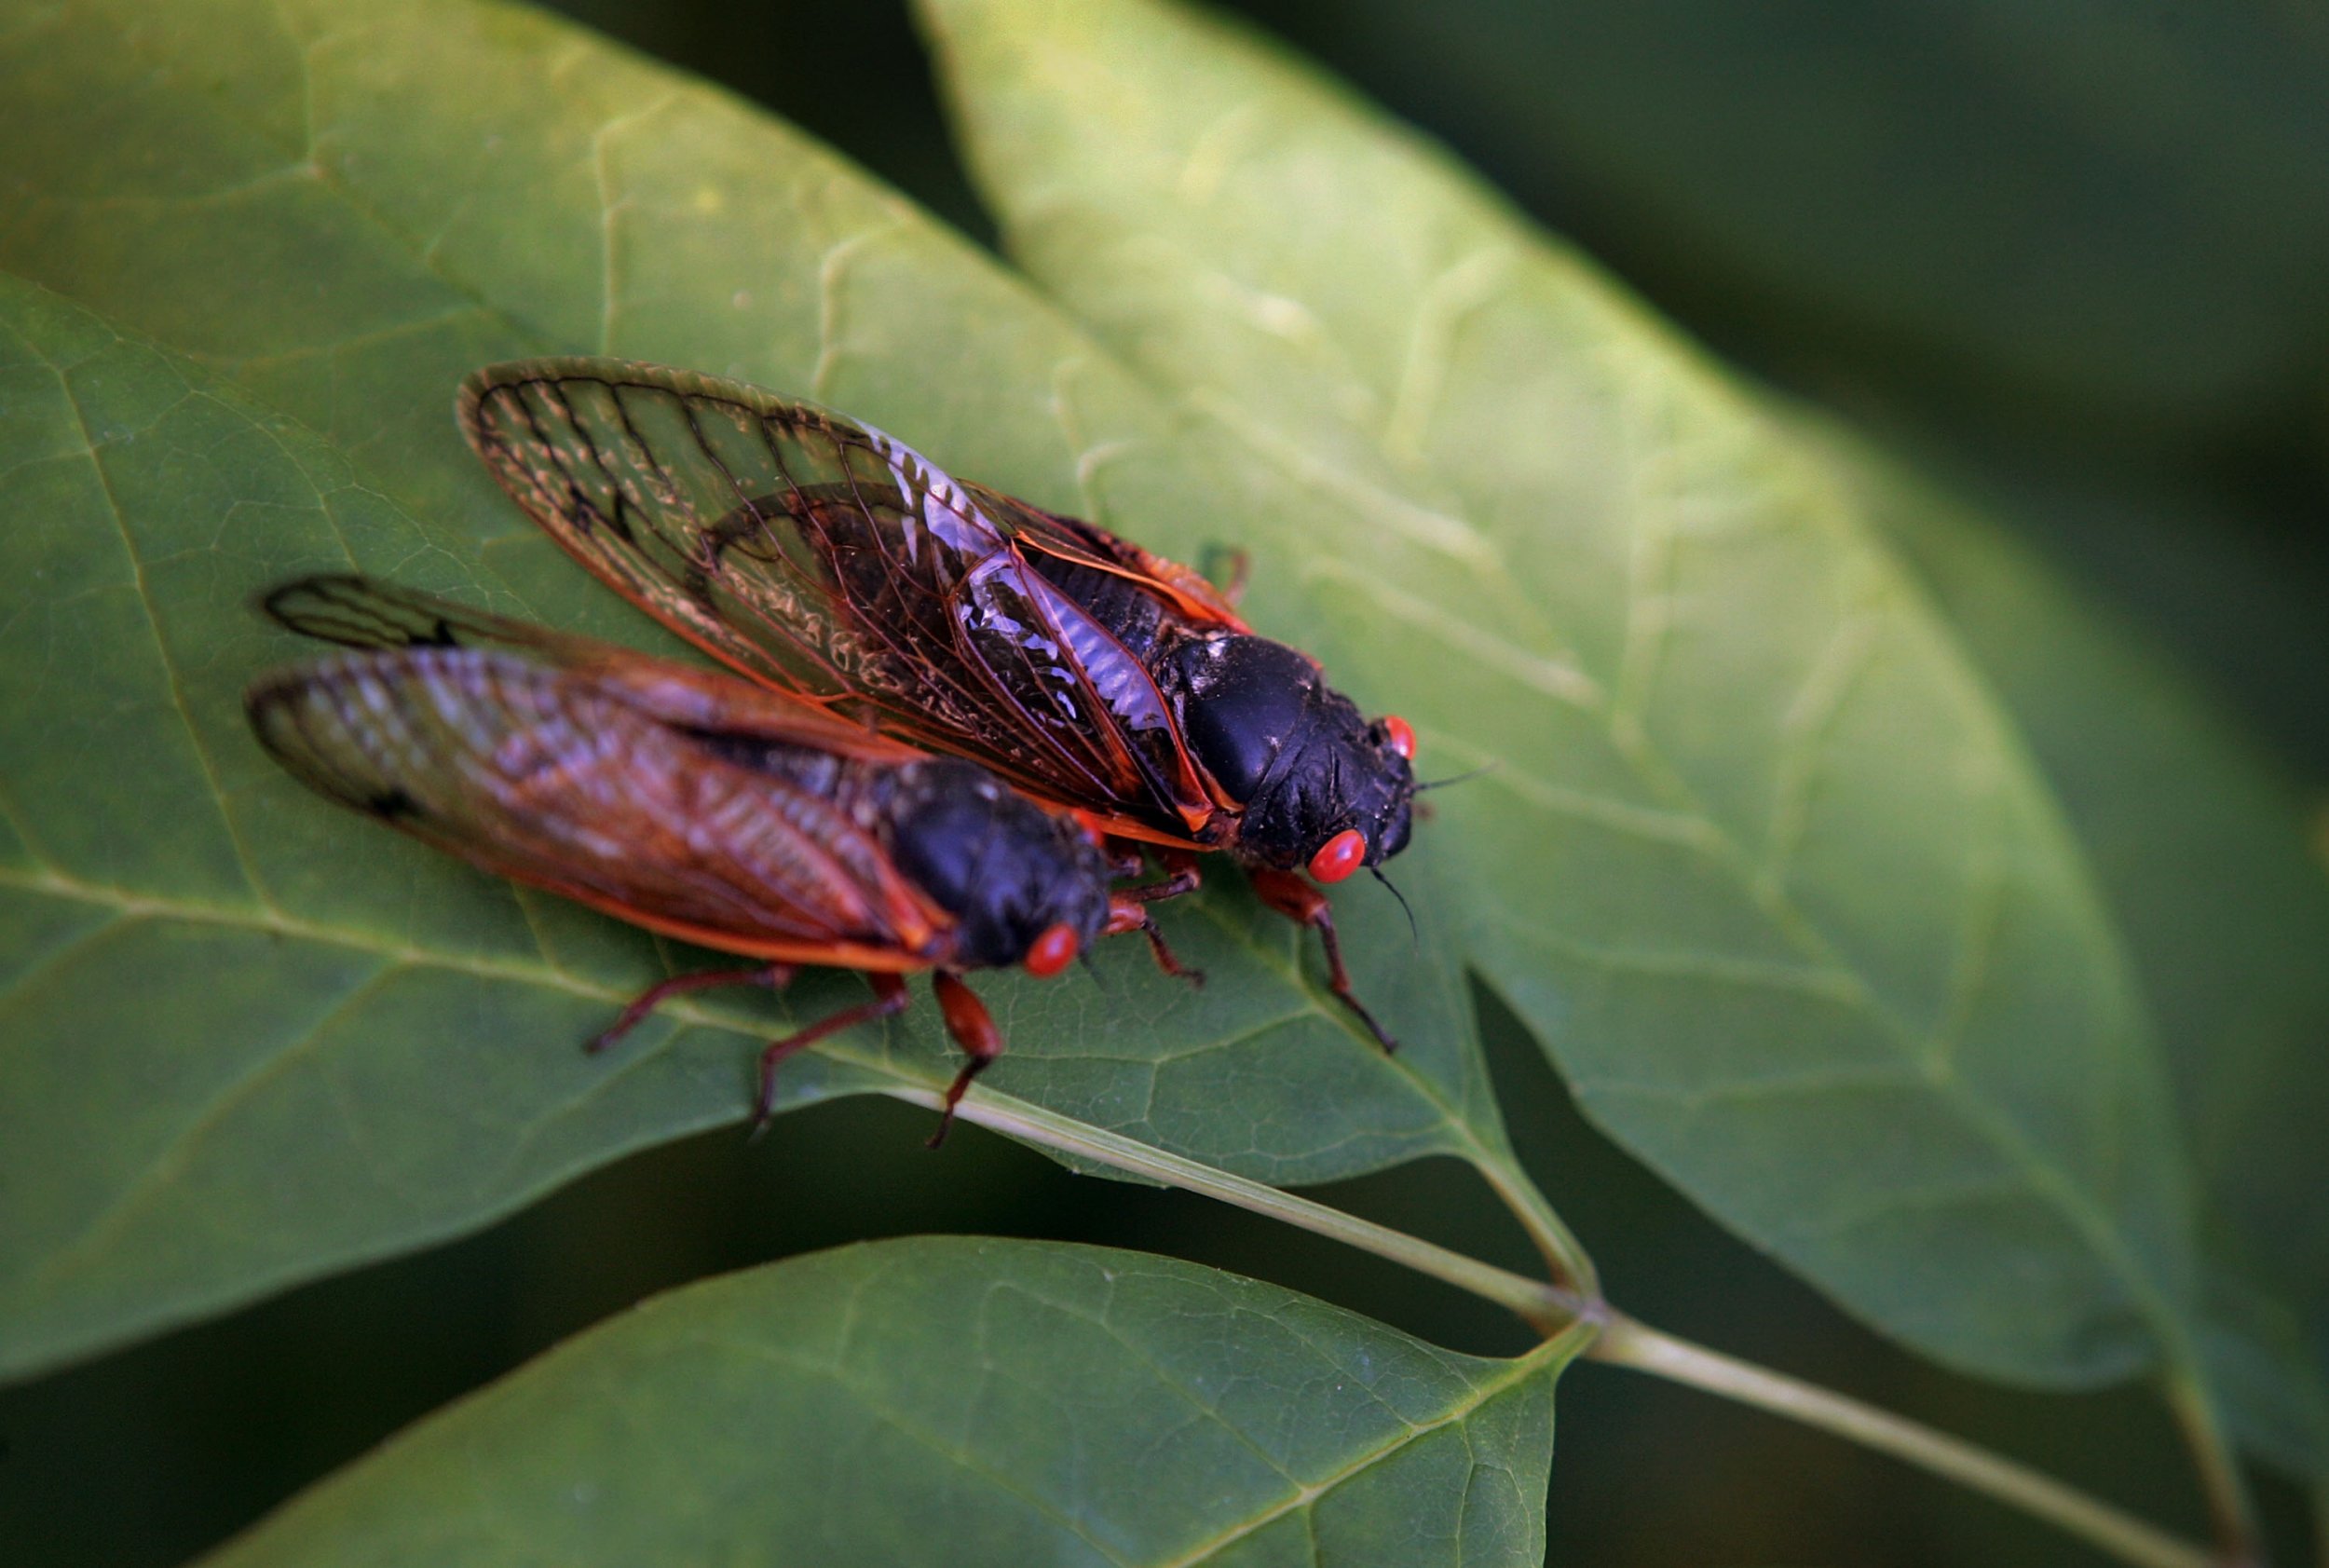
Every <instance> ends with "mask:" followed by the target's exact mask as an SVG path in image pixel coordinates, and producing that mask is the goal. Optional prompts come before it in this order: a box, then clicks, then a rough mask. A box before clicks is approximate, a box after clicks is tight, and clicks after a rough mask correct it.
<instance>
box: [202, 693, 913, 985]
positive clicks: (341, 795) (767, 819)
mask: <svg viewBox="0 0 2329 1568" xmlns="http://www.w3.org/2000/svg"><path fill="white" fill-rule="evenodd" d="M244 702H245V706H246V708H247V710H248V712H249V714H250V717H251V723H252V728H253V729H254V730H256V732H257V734H258V737H259V740H260V741H261V743H263V744H265V745H266V748H267V750H268V751H270V752H271V753H273V754H274V756H275V757H276V758H277V759H278V760H279V761H280V762H281V763H282V764H283V765H284V766H285V767H286V768H288V769H289V770H291V771H292V772H293V773H294V774H296V775H297V776H298V777H299V778H301V779H302V780H303V781H305V782H306V783H307V784H310V785H312V786H313V787H315V788H316V789H318V790H320V791H321V792H322V793H324V794H325V795H328V796H330V797H332V798H335V799H337V800H340V801H342V802H344V803H346V804H347V805H350V806H353V807H355V808H357V809H358V810H360V811H368V812H370V813H372V814H373V815H375V816H377V817H380V818H381V819H382V820H384V821H387V822H388V823H390V824H392V825H395V826H397V827H400V828H402V829H403V830H405V831H406V832H409V833H412V834H414V835H415V836H416V837H418V838H420V839H424V840H426V841H428V842H429V843H431V844H433V845H436V846H437V847H439V848H441V849H443V850H447V851H449V852H452V853H455V854H457V855H459V856H461V857H462V858H463V859H465V860H468V861H470V862H471V863H472V864H474V865H477V866H482V867H484V869H486V870H488V871H492V872H494V873H496V874H497V875H500V876H506V877H511V878H515V879H519V880H521V881H525V882H530V883H533V884H535V885H537V886H539V887H544V888H548V889H550V890H551V891H552V892H555V893H563V894H565V895H566V896H568V897H571V898H576V899H579V900H580V901H582V902H583V903H586V904H590V905H592V906H593V907H597V908H600V909H604V910H606V911H608V912H610V913H613V914H616V915H619V916H621V917H622V918H624V919H627V920H633V921H636V922H637V923H640V924H643V925H647V926H650V927H653V928H654V929H657V930H661V931H666V932H670V933H674V934H678V935H682V936H685V937H688V939H690V940H694V941H698V942H702V943H704V944H706V945H708V946H712V947H716V948H725V949H727V950H729V951H733V952H740V953H752V954H758V955H762V956H767V957H770V958H791V959H800V960H805V961H817V962H831V963H839V964H848V965H851V966H853V967H858V968H869V969H883V968H887V969H900V968H914V967H918V966H919V964H921V963H924V962H927V961H930V960H931V958H932V957H933V956H935V955H938V954H939V952H940V949H941V948H943V946H944V942H945V939H946V936H947V933H946V931H945V930H944V917H943V916H942V915H940V914H938V913H937V912H936V911H935V910H934V909H933V908H932V907H930V906H929V905H928V903H927V901H926V900H924V899H923V898H922V896H921V895H920V894H919V893H918V892H917V891H916V890H915V889H914V888H913V887H912V886H911V885H910V884H908V883H906V881H905V880H904V879H903V878H901V877H900V876H899V875H898V873H897V872H896V870H895V869H894V867H892V866H891V865H890V863H889V861H888V859H887V857H886V856H885V855H884V854H883V852H882V851H881V848H880V846H879V845H878V843H877V842H876V841H875V840H874V839H873V838H872V837H871V836H870V835H869V834H867V833H866V832H865V831H864V830H862V829H860V828H859V827H858V826H857V825H855V824H854V823H852V822H851V820H850V819H849V817H848V816H847V815H846V814H844V813H843V812H842V811H839V810H838V808H836V807H835V806H834V805H833V804H832V803H831V802H829V801H827V800H825V799H824V798H821V797H819V796H817V795H816V794H814V793H811V792H810V791H807V790H804V789H801V788H798V787H797V786H795V785H794V784H791V783H788V782H787V781H786V780H784V779H782V778H777V777H772V776H770V775H768V774H766V773H764V772H761V771H759V770H754V769H750V768H746V767H742V766H739V765H736V764H734V763H730V762H729V761H726V760H724V759H723V758H722V757H719V756H718V755H717V754H716V753H715V751H714V750H713V749H712V748H711V747H710V746H708V745H707V744H706V743H704V742H703V741H702V740H701V739H700V738H698V737H697V736H695V735H693V734H691V733H689V732H688V730H686V729H676V728H674V727H673V726H672V725H670V724H667V723H665V722H663V721H662V720H661V718H659V717H657V716H655V715H653V714H652V713H649V712H647V711H646V710H644V709H642V708H641V707H640V706H638V705H637V704H636V703H634V702H632V701H631V700H629V697H628V694H627V693H625V692H623V691H621V690H620V689H610V688H608V687H606V686H603V685H601V684H600V683H598V682H597V681H594V680H593V679H592V678H591V677H589V676H588V675H580V674H577V673H576V672H573V671H571V670H565V669H561V668H557V667H555V666H552V665H545V664H541V663H538V662H536V661H532V660H530V659H527V658H525V657H523V656H521V655H517V654H513V653H504V652H499V651H494V650H486V649H478V648H457V647H456V648H394V649H386V650H379V651H373V652H363V653H351V654H343V655H340V656H337V657H334V658H331V659H325V660H321V661H316V662H313V663H309V664H305V665H298V666H293V667H292V668H289V669H284V670H279V671H276V672H273V673H272V674H269V675H265V676H262V677H261V678H260V680H259V681H258V682H257V683H256V684H254V685H253V686H252V689H251V690H250V691H249V692H248V693H247V694H246V696H245V699H244Z"/></svg>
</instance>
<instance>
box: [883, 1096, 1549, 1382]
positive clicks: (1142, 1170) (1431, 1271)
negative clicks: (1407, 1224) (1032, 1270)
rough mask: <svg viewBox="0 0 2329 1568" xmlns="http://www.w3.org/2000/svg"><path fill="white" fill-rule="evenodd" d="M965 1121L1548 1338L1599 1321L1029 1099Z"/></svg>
mask: <svg viewBox="0 0 2329 1568" xmlns="http://www.w3.org/2000/svg"><path fill="white" fill-rule="evenodd" d="M882 1092H883V1093H885V1094H888V1095H890V1096H892V1098H897V1099H902V1100H906V1101H908V1102H910V1103H912V1104H915V1105H924V1106H928V1107H930V1108H931V1109H932V1110H933V1111H934V1110H937V1109H939V1108H940V1107H942V1106H943V1105H944V1104H945V1100H944V1098H943V1097H942V1096H940V1095H939V1094H938V1093H937V1091H935V1090H933V1089H919V1088H906V1087H904V1086H903V1085H901V1086H899V1087H897V1088H892V1089H885V1090H884V1091H882ZM956 1114H957V1115H958V1116H960V1118H961V1119H962V1120H963V1121H965V1122H975V1123H977V1124H978V1125H980V1126H982V1127H987V1128H991V1129H992V1130H994V1131H996V1132H999V1133H1003V1134H1005V1135H1007V1136H1009V1137H1012V1138H1015V1139H1022V1140H1023V1141H1025V1142H1028V1143H1036V1144H1041V1145H1042V1146H1043V1147H1044V1148H1046V1149H1056V1150H1059V1151H1060V1152H1063V1153H1069V1154H1077V1155H1081V1156H1083V1158H1084V1159H1087V1160H1096V1161H1097V1162H1098V1163H1100V1164H1101V1165H1105V1166H1113V1167H1114V1168H1116V1169H1118V1170H1122V1171H1129V1172H1131V1173H1132V1174H1133V1175H1135V1176H1146V1177H1151V1178H1153V1179H1156V1180H1158V1181H1162V1182H1165V1184H1167V1185H1168V1186H1174V1187H1182V1188H1186V1189H1187V1190H1189V1191H1190V1192H1192V1193H1204V1194H1205V1195H1206V1196H1207V1197H1212V1198H1219V1200H1220V1201H1221V1202H1223V1203H1227V1204H1234V1205H1235V1206H1236V1207H1239V1208H1244V1209H1250V1210H1252V1211H1253V1212H1254V1213H1256V1214H1266V1215H1268V1216H1269V1217H1270V1218H1271V1219H1273V1220H1284V1221H1285V1222H1286V1223H1287V1224H1289V1225H1295V1226H1299V1227H1300V1228H1301V1229H1302V1230H1305V1231H1311V1232H1314V1233H1315V1234H1319V1235H1322V1236H1328V1237H1331V1238H1332V1239H1334V1240H1336V1241H1340V1242H1343V1243H1345V1244H1347V1245H1349V1246H1352V1247H1355V1248H1359V1249H1360V1250H1361V1251H1366V1252H1372V1253H1374V1254H1375V1255H1376V1256H1377V1257H1379V1258H1388V1259H1389V1260H1391V1261H1393V1262H1395V1263H1401V1264H1404V1265H1405V1266H1407V1267H1408V1268H1410V1269H1413V1270H1415V1271H1416V1272H1418V1273H1419V1274H1427V1275H1431V1276H1432V1277H1433V1278H1435V1279H1440V1280H1445V1281H1446V1282H1447V1283H1449V1284H1450V1285H1452V1286H1454V1287H1455V1288H1458V1289H1460V1290H1468V1291H1470V1292H1471V1293H1472V1294H1473V1295H1475V1296H1479V1297H1482V1298H1483V1299H1485V1300H1488V1301H1491V1302H1495V1303H1496V1304H1498V1305H1499V1306H1503V1307H1506V1308H1508V1309H1510V1310H1511V1311H1512V1312H1515V1313H1517V1314H1519V1316H1520V1317H1521V1318H1522V1319H1523V1320H1524V1321H1526V1322H1527V1323H1528V1324H1529V1325H1530V1326H1531V1327H1532V1328H1533V1329H1536V1330H1537V1331H1538V1332H1539V1333H1541V1334H1545V1335H1547V1336H1550V1335H1553V1334H1556V1333H1558V1332H1559V1331H1560V1330H1562V1329H1567V1328H1570V1327H1572V1326H1573V1325H1575V1324H1577V1323H1578V1322H1580V1321H1581V1320H1587V1319H1590V1318H1591V1317H1592V1316H1595V1314H1594V1313H1593V1312H1590V1311H1587V1309H1586V1305H1585V1303H1584V1302H1580V1301H1579V1300H1578V1298H1576V1297H1574V1296H1572V1295H1570V1294H1569V1293H1568V1292H1567V1291H1565V1290H1560V1289H1558V1288H1555V1287H1553V1286H1550V1285H1546V1284H1545V1283H1543V1282H1542V1281H1539V1280H1534V1279H1529V1278H1527V1277H1525V1276H1523V1275H1517V1274H1511V1273H1508V1272H1506V1271H1505V1270H1504V1269H1500V1268H1497V1267H1495V1266H1494V1265H1493V1264H1491V1263H1483V1262H1481V1261H1478V1259H1476V1258H1467V1257H1465V1256H1464V1254H1462V1253H1461V1252H1451V1251H1450V1250H1449V1249H1448V1248H1444V1247H1438V1246H1435V1245H1434V1244H1433V1243H1431V1242H1428V1241H1424V1240H1423V1239H1422V1238H1421V1237H1419V1236H1411V1235H1409V1234H1407V1233H1406V1232H1404V1231H1395V1230H1393V1229H1391V1227H1389V1226H1388V1225H1378V1224H1376V1223H1375V1222H1374V1221H1373V1220H1361V1219H1359V1218H1358V1217H1357V1216H1356V1215H1354V1214H1345V1213H1343V1212H1342V1210H1341V1209H1339V1208H1329V1207H1327V1206H1326V1205H1325V1204H1322V1203H1315V1202H1313V1201H1312V1200H1311V1199H1309V1198H1298V1197H1296V1196H1295V1195H1294V1194H1293V1193H1282V1192H1280V1191H1278V1189H1276V1188H1275V1187H1266V1186H1263V1185H1262V1184H1261V1183H1260V1182H1259V1181H1251V1180H1248V1179H1246V1178H1245V1177H1242V1176H1232V1175H1230V1174H1229V1173H1228V1172H1227V1171H1223V1170H1216V1169H1215V1168H1214V1167H1213V1166H1207V1165H1200V1164H1199V1163H1198V1162H1196V1161H1195V1160H1191V1159H1186V1158H1184V1157H1182V1156H1181V1155H1178V1154H1168V1153H1166V1152H1164V1151H1163V1150H1161V1149H1155V1148H1151V1147H1150V1146H1149V1145H1148V1144H1145V1143H1141V1142H1139V1141H1137V1140H1136V1139H1129V1138H1124V1137H1123V1136H1121V1135H1120V1134H1116V1133H1111V1132H1103V1131H1101V1130H1100V1129H1099V1128H1097V1127H1094V1126H1089V1125H1085V1124H1084V1123H1082V1122H1078V1121H1075V1120H1074V1119H1072V1118H1070V1117H1067V1116H1061V1115H1058V1114H1056V1113H1055V1112H1053V1111H1043V1110H1040V1109H1038V1108H1037V1107H1035V1106H1031V1105H1028V1104H1026V1103H1025V1102H1023V1101H1019V1100H1015V1099H1011V1098H1007V1097H1005V1096H1001V1095H996V1094H991V1093H981V1094H974V1095H970V1096H968V1097H966V1098H964V1099H963V1101H962V1103H961V1106H960V1109H959V1110H958V1111H956Z"/></svg>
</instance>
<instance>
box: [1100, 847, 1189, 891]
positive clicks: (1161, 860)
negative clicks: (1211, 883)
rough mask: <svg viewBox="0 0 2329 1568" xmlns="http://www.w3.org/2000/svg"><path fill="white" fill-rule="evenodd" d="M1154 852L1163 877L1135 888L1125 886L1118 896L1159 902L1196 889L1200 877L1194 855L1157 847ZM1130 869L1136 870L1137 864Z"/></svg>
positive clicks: (1123, 874)
mask: <svg viewBox="0 0 2329 1568" xmlns="http://www.w3.org/2000/svg"><path fill="white" fill-rule="evenodd" d="M1155 853H1156V863H1157V864H1158V865H1159V866H1163V867H1164V868H1165V879H1164V880H1163V881H1161V882H1149V883H1146V884H1144V885H1142V886H1140V887H1137V888H1126V889H1124V893H1122V894H1121V895H1120V896H1122V897H1124V898H1129V899H1132V900H1133V901H1134V902H1136V903H1139V904H1161V903H1163V902H1164V901H1165V899H1168V898H1179V897H1182V896H1184V895H1186V894H1188V893H1194V892H1196V891H1197V886H1198V883H1199V881H1200V880H1201V878H1200V877H1199V874H1198V871H1197V857H1196V856H1195V855H1193V854H1191V853H1190V852H1188V851H1187V850H1168V849H1159V850H1157V851H1156V852H1155ZM1132 869H1133V870H1134V871H1137V870H1139V866H1137V865H1136V866H1133V868H1132ZM1118 875H1120V876H1126V875H1130V873H1129V872H1119V873H1118Z"/></svg>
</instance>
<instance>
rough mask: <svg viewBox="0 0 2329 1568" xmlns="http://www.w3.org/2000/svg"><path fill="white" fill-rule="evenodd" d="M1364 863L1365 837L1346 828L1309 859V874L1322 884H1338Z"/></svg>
mask: <svg viewBox="0 0 2329 1568" xmlns="http://www.w3.org/2000/svg"><path fill="white" fill-rule="evenodd" d="M1366 863H1367V835H1365V834H1364V833H1361V832H1360V831H1359V830H1358V829H1357V828H1355V827H1346V828H1344V829H1343V830H1342V832H1340V833H1338V834H1336V835H1335V836H1334V837H1333V838H1331V839H1328V840H1327V841H1326V842H1325V843H1324V844H1323V845H1321V846H1319V850H1318V852H1317V853H1316V854H1314V855H1312V856H1311V857H1310V874H1311V875H1312V876H1314V877H1315V878H1317V879H1319V880H1320V881H1322V882H1339V881H1341V880H1342V879H1343V878H1345V877H1347V876H1349V875H1350V874H1351V873H1352V872H1354V871H1355V870H1357V869H1358V868H1359V867H1360V866H1364V865H1365V864H1366Z"/></svg>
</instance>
